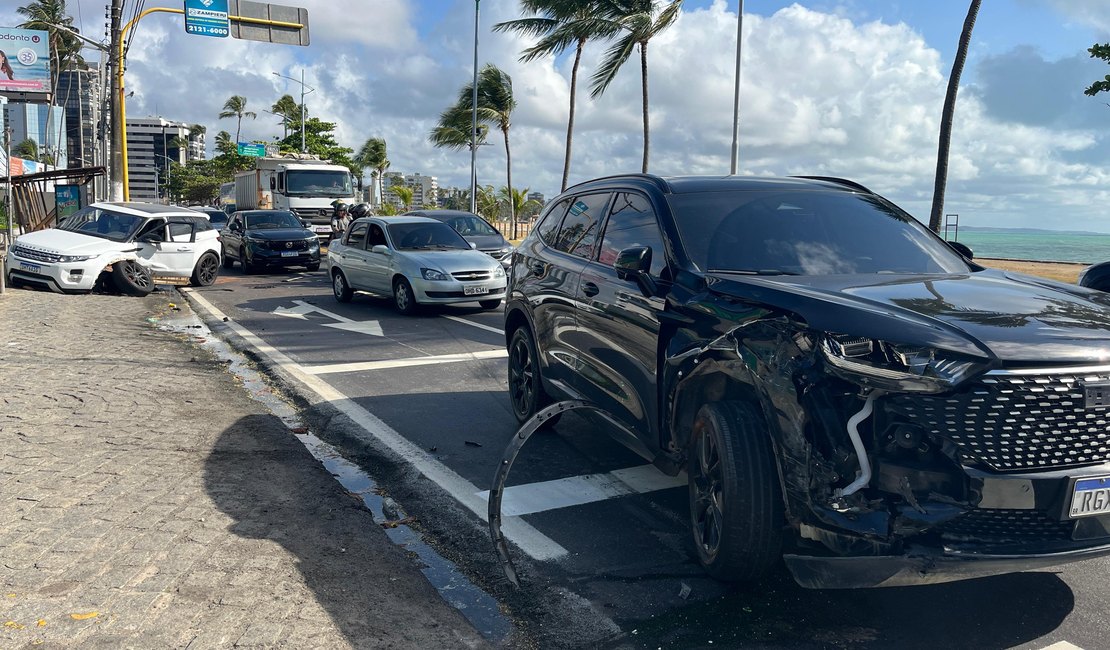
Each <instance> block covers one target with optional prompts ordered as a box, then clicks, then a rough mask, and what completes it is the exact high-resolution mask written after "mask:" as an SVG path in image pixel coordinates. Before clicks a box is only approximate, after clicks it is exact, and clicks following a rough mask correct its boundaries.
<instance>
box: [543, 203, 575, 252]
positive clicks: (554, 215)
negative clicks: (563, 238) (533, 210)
mask: <svg viewBox="0 0 1110 650" xmlns="http://www.w3.org/2000/svg"><path fill="white" fill-rule="evenodd" d="M568 207H570V199H563V200H562V201H559V202H558V203H556V204H554V205H552V206H551V208H550V209H548V211H547V213H546V214H545V215H544V216H543V217H541V218H540V222H539V224H538V225H537V226H536V234H537V235H538V236H539V238H540V241H542V242H543V243H545V244H547V245H548V246H554V245H555V236H556V235H558V234H559V224H560V223H562V222H563V215H564V214H566V213H567V208H568Z"/></svg>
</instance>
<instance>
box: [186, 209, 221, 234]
mask: <svg viewBox="0 0 1110 650" xmlns="http://www.w3.org/2000/svg"><path fill="white" fill-rule="evenodd" d="M189 209H190V210H193V211H194V212H200V213H201V214H204V215H207V216H208V222H209V223H211V224H212V227H213V228H215V229H216V230H223V229H224V227H226V226H227V219H228V214H227V213H226V212H224V211H223V210H221V209H219V208H213V207H211V206H206V205H197V206H189Z"/></svg>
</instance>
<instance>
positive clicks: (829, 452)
mask: <svg viewBox="0 0 1110 650" xmlns="http://www.w3.org/2000/svg"><path fill="white" fill-rule="evenodd" d="M505 335H506V344H507V346H508V351H509V375H508V384H509V391H510V398H511V403H512V407H513V411H514V413H515V414H516V416H517V418H518V419H520V420H521V421H524V420H527V419H528V418H529V417H530V416H532V415H533V414H535V413H536V412H537V411H538V410H539V409H540V408H542V407H543V406H545V405H547V404H550V403H551V402H553V401H556V400H563V399H568V398H573V399H582V400H586V401H588V402H591V403H592V404H594V405H595V406H597V407H598V408H599V409H601V410H602V411H603V412H604V413H606V414H607V415H608V416H610V417H608V418H602V420H603V421H604V422H605V423H606V424H605V426H606V427H607V428H608V429H609V430H610V431H612V432H613V433H614V434H618V435H619V436H620V437H621V439H622V440H623V441H625V442H626V443H627V444H630V445H631V446H633V447H635V448H636V449H638V451H639V452H640V453H641V454H642V455H643V456H644V457H646V458H648V459H649V460H651V461H652V462H654V463H655V465H656V466H658V467H659V468H660V469H662V470H663V471H666V472H669V473H671V474H678V473H679V472H680V471H682V470H683V469H685V471H686V472H687V474H688V476H689V504H690V528H691V531H692V534H693V540H694V544H695V548H696V552H697V555H698V557H699V559H700V561H701V563H702V565H703V566H704V567H705V569H706V570H707V571H708V572H709V573H710V574H712V575H714V576H716V577H719V578H722V579H726V580H743V579H753V578H756V577H758V576H760V575H762V574H764V573H765V572H766V571H768V570H769V569H770V568H771V567H772V566H774V565H775V564H776V563H777V562H778V561H779V559H780V558H785V560H786V564H787V566H788V568H789V569H790V571H791V572H792V573H793V575H794V577H795V579H796V580H797V581H798V582H799V583H800V584H802V585H803V586H807V587H863V586H879V585H883V586H889V585H903V584H919V583H928V582H939V581H945V580H955V579H960V578H967V577H972V576H977V575H987V574H993V573H1001V572H1009V571H1019V570H1024V569H1028V568H1034V567H1041V566H1047V565H1053V564H1060V563H1064V562H1069V561H1072V560H1079V559H1084V558H1090V557H1096V556H1100V555H1105V554H1107V553H1110V410H1108V409H1110V298H1108V297H1107V296H1106V295H1105V294H1102V293H1100V292H1097V291H1091V290H1088V289H1084V288H1081V287H1077V286H1073V285H1066V284H1061V283H1057V282H1053V281H1050V280H1044V279H1040V278H1034V277H1030V276H1022V275H1017V274H1013V273H1006V272H1003V271H998V270H990V269H986V268H983V267H981V266H979V265H977V264H975V263H974V262H973V261H971V251H970V250H969V249H967V248H966V247H963V246H960V245H949V244H946V243H945V242H944V241H942V240H941V239H939V238H938V237H936V236H935V235H934V234H933V233H932V232H931V231H929V230H928V229H927V228H925V227H923V226H922V225H921V224H919V223H918V222H917V221H915V220H914V219H913V218H912V217H911V216H909V215H908V214H906V213H905V212H903V211H902V210H901V209H899V208H898V207H897V206H895V205H894V204H892V203H891V202H889V201H887V200H886V199H884V198H883V197H881V196H878V195H877V194H875V193H873V192H871V191H869V190H868V189H867V188H865V187H862V186H861V185H859V184H857V183H853V182H850V181H845V180H841V179H831V178H740V177H723V178H722V177H713V178H708V177H683V178H660V177H656V176H649V175H628V176H618V177H612V178H603V179H598V180H594V181H590V182H587V183H583V184H581V185H578V186H575V187H572V188H570V189H569V190H567V191H566V192H564V193H563V194H562V195H560V196H559V197H557V198H555V199H554V200H553V201H552V202H551V204H550V206H549V207H548V209H547V210H546V211H545V213H544V214H543V215H541V217H540V219H539V221H538V223H537V226H536V227H535V229H534V230H533V232H532V233H531V234H530V235H529V236H528V237H527V238H526V239H525V240H524V242H522V244H521V245H520V247H519V248H518V250H517V252H516V254H515V255H514V256H513V261H512V268H511V273H510V280H509V294H508V299H507V303H506V309H505Z"/></svg>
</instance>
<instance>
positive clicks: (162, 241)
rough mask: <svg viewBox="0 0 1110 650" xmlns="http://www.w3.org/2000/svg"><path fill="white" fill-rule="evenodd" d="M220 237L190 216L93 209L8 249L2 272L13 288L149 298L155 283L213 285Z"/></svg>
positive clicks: (141, 208) (141, 207)
mask: <svg viewBox="0 0 1110 650" xmlns="http://www.w3.org/2000/svg"><path fill="white" fill-rule="evenodd" d="M219 268H220V244H219V233H218V232H217V231H216V230H215V229H213V228H212V227H211V225H209V224H208V223H207V219H206V218H205V217H204V216H203V215H201V214H198V213H196V212H194V211H192V210H188V209H186V208H179V207H174V206H164V205H157V204H151V203H94V204H92V205H90V206H89V207H87V208H84V209H82V210H79V211H78V212H76V213H74V214H73V215H71V216H69V217H67V218H66V219H64V220H63V221H62V223H61V224H59V225H58V227H57V228H49V229H46V230H40V231H37V232H32V233H27V234H25V235H22V236H20V237H17V238H16V240H15V242H13V244H12V247H11V249H10V250H9V254H8V257H7V260H6V263H5V265H4V273H5V275H6V277H7V278H8V282H9V283H10V284H12V285H22V284H27V285H33V286H39V287H43V288H47V289H50V290H51V291H56V292H59V293H85V292H89V291H92V290H93V289H94V288H95V287H97V286H98V284H99V285H100V286H106V287H109V288H115V289H117V290H119V291H121V292H123V293H127V294H131V295H146V294H147V293H150V291H151V290H153V288H154V282H155V281H158V282H167V283H171V284H186V283H191V284H193V285H198V286H207V285H210V284H212V283H213V282H215V280H216V276H217V274H218V272H219Z"/></svg>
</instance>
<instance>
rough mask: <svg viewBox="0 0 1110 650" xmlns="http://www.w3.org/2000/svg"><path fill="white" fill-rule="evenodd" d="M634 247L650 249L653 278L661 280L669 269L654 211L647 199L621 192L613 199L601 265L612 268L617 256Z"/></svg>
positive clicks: (600, 257)
mask: <svg viewBox="0 0 1110 650" xmlns="http://www.w3.org/2000/svg"><path fill="white" fill-rule="evenodd" d="M634 246H647V247H649V248H651V274H652V275H654V276H656V277H658V276H660V275H661V274H662V272H663V268H664V267H665V266H666V265H667V258H666V253H665V251H664V250H663V235H662V234H661V233H660V231H659V223H658V222H657V221H656V220H655V211H654V210H652V209H651V203H650V202H648V200H647V197H645V196H642V195H640V194H632V193H623V192H622V193H620V194H617V195H616V196H615V197H614V199H613V207H612V211H611V212H610V214H609V221H608V222H607V223H606V224H605V235H604V237H602V239H601V252H600V253H599V254H598V261H599V262H601V263H603V264H608V265H610V266H611V265H612V264H613V263H614V262H616V261H617V254H618V253H620V252H621V251H622V250H624V249H626V248H632V247H634Z"/></svg>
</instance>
